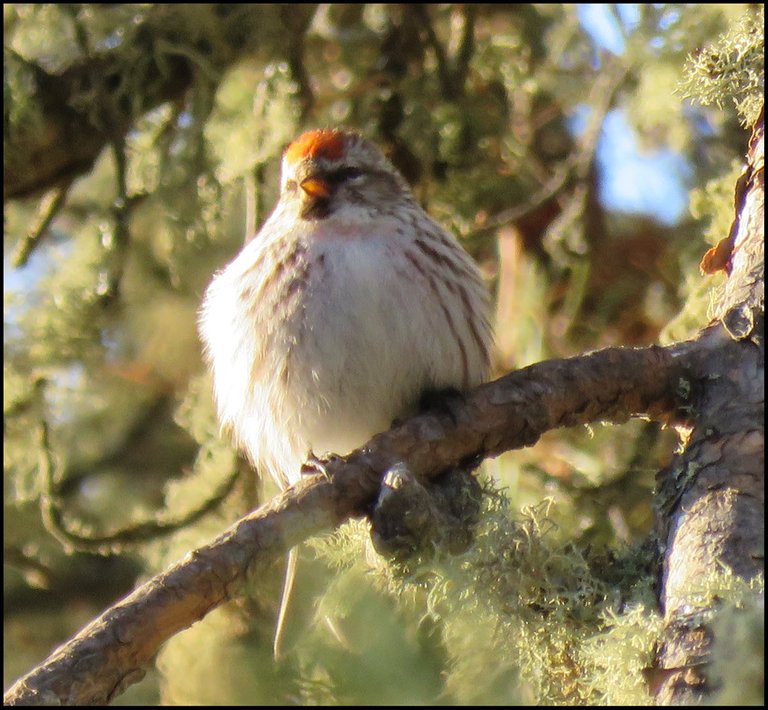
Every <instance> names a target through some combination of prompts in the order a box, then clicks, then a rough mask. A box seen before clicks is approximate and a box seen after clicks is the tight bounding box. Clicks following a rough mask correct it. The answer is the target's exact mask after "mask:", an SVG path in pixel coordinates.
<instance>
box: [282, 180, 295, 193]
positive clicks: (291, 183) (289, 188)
mask: <svg viewBox="0 0 768 710" xmlns="http://www.w3.org/2000/svg"><path fill="white" fill-rule="evenodd" d="M297 187H298V186H297V185H296V181H295V180H288V181H287V182H286V183H285V191H286V192H296V188H297Z"/></svg>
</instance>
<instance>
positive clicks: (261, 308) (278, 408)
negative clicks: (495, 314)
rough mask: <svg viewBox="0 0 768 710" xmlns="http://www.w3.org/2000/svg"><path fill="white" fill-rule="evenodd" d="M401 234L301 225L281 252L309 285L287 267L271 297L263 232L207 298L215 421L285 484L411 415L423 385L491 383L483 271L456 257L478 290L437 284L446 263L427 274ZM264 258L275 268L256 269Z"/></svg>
mask: <svg viewBox="0 0 768 710" xmlns="http://www.w3.org/2000/svg"><path fill="white" fill-rule="evenodd" d="M398 226H401V223H395V222H393V221H392V220H391V219H389V218H387V219H381V220H378V221H373V222H371V221H370V219H369V222H368V225H367V231H365V232H361V231H360V229H359V227H358V226H357V225H350V224H349V222H345V223H344V224H334V219H333V217H331V218H329V219H327V220H323V221H321V222H319V223H314V224H313V223H307V224H305V225H303V230H299V231H297V232H296V233H295V234H294V235H292V243H293V244H294V247H293V248H291V249H289V248H286V249H285V250H284V254H287V255H288V256H285V257H284V258H289V257H290V259H292V261H291V262H290V263H291V267H292V269H293V273H294V275H295V274H296V273H298V274H299V275H300V276H301V278H295V279H294V281H290V280H287V279H288V277H287V276H286V275H285V274H286V273H288V272H286V271H285V270H284V269H283V271H279V278H280V279H283V281H281V282H279V283H278V284H277V286H275V283H271V286H274V287H275V288H272V290H270V288H268V287H265V279H267V278H269V274H272V278H273V279H274V273H275V271H274V269H272V268H271V267H270V263H271V262H270V260H269V258H267V256H265V255H268V254H270V253H273V252H275V248H274V242H273V240H270V239H269V238H268V236H267V238H266V239H263V240H262V235H259V236H258V237H257V238H256V240H254V241H252V242H251V243H249V244H248V245H247V246H246V247H245V248H244V249H243V251H242V252H241V253H240V255H239V256H238V257H237V258H236V259H235V260H234V261H233V262H232V263H231V264H230V265H229V266H228V267H227V268H226V269H224V271H222V272H221V273H219V274H218V275H217V276H216V278H215V279H214V281H213V282H212V284H211V286H210V287H209V289H208V291H207V293H206V296H205V301H204V305H203V309H202V312H201V320H200V331H201V334H202V337H203V340H204V341H205V344H206V352H207V356H208V359H209V361H210V363H211V366H212V371H213V378H214V388H215V394H216V401H217V405H218V409H219V415H220V418H221V420H222V423H223V424H224V425H229V426H231V427H232V429H233V431H234V433H235V437H236V439H237V441H238V443H240V445H242V446H243V447H244V448H245V449H246V450H247V451H248V453H249V455H250V457H251V459H252V460H253V461H254V463H255V464H256V465H257V466H265V467H266V468H267V469H268V470H269V472H270V473H271V474H272V475H273V477H274V478H275V480H276V481H277V482H278V483H279V484H280V485H285V484H286V483H290V482H293V481H294V480H296V479H297V478H298V476H299V468H300V465H301V463H302V461H303V460H304V459H305V457H306V455H307V453H309V451H310V450H311V451H313V452H314V453H316V454H318V455H319V454H323V453H327V452H334V453H338V454H344V453H347V452H348V451H350V450H351V449H353V448H355V447H357V446H360V445H361V444H363V443H365V441H366V440H367V439H368V438H370V437H371V436H372V435H373V434H375V433H377V432H379V431H382V430H384V429H386V428H388V427H389V426H390V424H391V423H392V420H393V419H395V418H396V417H400V416H404V415H407V414H409V413H410V412H412V411H413V408H414V406H415V404H416V403H417V401H418V398H419V396H420V394H421V392H422V391H423V390H424V389H426V388H430V387H447V386H454V387H459V388H464V387H467V386H470V385H474V384H477V383H478V382H480V381H481V380H482V379H483V378H484V376H485V371H486V366H487V359H486V358H487V346H488V339H489V334H488V332H487V325H486V315H487V314H486V312H485V309H486V308H487V298H486V296H485V292H484V290H483V289H482V285H481V284H480V291H478V288H477V284H479V283H480V282H479V276H477V274H476V268H475V267H474V264H472V263H471V261H470V260H469V257H467V256H466V255H465V254H464V253H463V252H460V261H461V266H462V267H463V268H467V269H470V270H471V271H472V273H473V274H474V275H475V277H476V279H477V282H476V283H470V284H461V279H459V284H460V285H458V286H457V285H455V284H453V283H452V282H451V279H445V278H441V275H442V276H443V277H444V276H445V274H446V269H445V265H443V267H442V268H441V267H440V264H439V263H434V264H433V265H432V266H427V265H428V264H429V263H430V262H429V258H428V254H426V253H425V252H424V251H421V250H420V249H419V248H418V247H417V246H415V245H414V244H413V243H412V240H409V239H408V238H407V236H405V235H404V234H403V233H402V230H400V233H398ZM440 248H445V245H443V246H440V245H439V244H438V246H435V245H434V244H432V246H430V247H429V250H437V252H438V253H439V249H440ZM270 250H272V252H270ZM297 254H299V256H296V255H297ZM433 256H434V255H433ZM273 257H274V259H276V260H277V261H279V250H278V252H275V253H274V254H273ZM452 257H456V254H455V253H453V252H452ZM260 259H261V260H262V262H263V263H262V265H263V266H267V267H270V268H262V269H254V268H253V265H254V264H255V263H257V262H258V261H259V260H260ZM438 261H439V259H438ZM449 275H450V273H449ZM454 280H455V279H454ZM244 294H250V297H251V299H253V298H257V299H258V301H257V302H253V301H252V300H251V301H249V300H248V298H245V297H244ZM473 319H475V320H477V321H478V322H480V323H481V325H480V326H478V325H477V324H475V325H474V326H473V325H472V323H470V321H471V320H473Z"/></svg>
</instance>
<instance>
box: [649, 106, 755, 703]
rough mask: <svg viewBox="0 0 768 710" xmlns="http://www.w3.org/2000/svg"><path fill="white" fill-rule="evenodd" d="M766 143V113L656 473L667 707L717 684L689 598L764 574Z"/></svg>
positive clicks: (703, 629) (661, 692)
mask: <svg viewBox="0 0 768 710" xmlns="http://www.w3.org/2000/svg"><path fill="white" fill-rule="evenodd" d="M764 142H765V140H764V119H763V116H762V114H761V116H760V118H759V120H758V122H757V124H756V125H755V127H754V130H753V133H752V138H751V140H750V144H749V152H748V155H747V168H746V171H745V173H744V175H743V176H742V178H741V179H740V180H739V181H738V184H737V187H736V199H735V208H736V215H735V218H734V224H733V228H732V229H731V234H730V235H729V237H728V239H727V242H726V243H725V252H726V257H727V258H726V259H725V260H724V263H723V266H724V268H725V269H726V270H727V271H728V274H729V276H728V281H727V285H726V288H725V289H724V293H723V298H722V301H721V302H720V303H719V304H718V308H717V318H716V320H715V321H714V323H713V324H711V325H710V327H708V328H707V329H705V330H704V331H703V332H702V333H701V334H700V337H699V338H698V345H697V346H696V348H695V353H696V354H695V357H692V358H691V359H690V360H689V365H690V369H689V371H688V376H689V377H690V380H689V383H690V387H691V402H690V406H691V408H692V409H691V420H692V429H691V430H690V433H689V435H688V438H687V442H686V445H685V448H684V450H683V451H682V452H681V453H680V454H679V455H677V456H676V457H675V458H674V460H673V461H672V463H671V465H670V466H669V467H668V468H666V469H665V470H664V471H662V472H661V473H660V474H659V477H658V480H659V493H658V497H657V501H656V502H657V505H658V513H659V515H658V519H657V530H658V534H659V541H660V545H661V553H662V555H663V558H664V564H663V576H662V586H661V594H660V603H661V607H662V609H663V611H664V618H665V624H666V633H665V641H664V645H663V647H662V649H661V652H660V654H659V659H658V660H659V666H660V668H661V669H662V671H663V673H662V677H663V678H664V680H663V682H662V683H660V685H659V687H658V689H657V692H656V701H657V703H659V704H664V705H666V704H678V703H690V702H699V701H701V699H702V697H704V696H706V695H707V694H708V693H710V692H711V691H712V690H713V685H712V683H711V682H710V681H709V680H708V678H707V673H706V670H707V662H708V661H709V658H710V651H711V647H712V642H713V637H712V633H711V630H710V629H709V628H708V627H707V624H706V623H705V622H704V621H703V619H704V618H705V617H703V616H702V613H701V612H702V610H701V609H700V608H696V606H695V605H692V604H690V595H691V593H692V590H695V589H696V588H697V587H698V586H700V585H699V584H698V582H700V580H702V579H706V578H707V577H708V576H711V575H712V573H713V572H714V571H717V570H718V569H721V568H723V567H724V568H727V569H730V570H731V571H732V572H733V573H734V574H735V575H738V576H740V577H742V578H744V579H751V578H753V577H755V576H756V575H758V574H761V573H763V572H764V564H765V563H764V559H765V552H764V529H765V517H764V495H765V493H764V492H765V487H764V473H763V470H764V458H765V445H764V426H763V416H764V400H765V394H764V332H763V331H764V309H765V306H764V284H765V280H764V278H765V277H764V243H763V239H764V226H763V219H764V211H765V210H764V202H765V188H764V177H763V175H764V173H763V156H764ZM724 241H725V240H724Z"/></svg>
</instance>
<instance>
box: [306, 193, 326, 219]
mask: <svg viewBox="0 0 768 710" xmlns="http://www.w3.org/2000/svg"><path fill="white" fill-rule="evenodd" d="M329 214H331V201H330V199H328V198H327V197H315V198H313V199H310V200H307V201H306V202H305V203H304V204H303V205H302V207H301V211H300V212H299V216H300V217H301V218H302V219H325V218H326V217H327V216H328V215H329Z"/></svg>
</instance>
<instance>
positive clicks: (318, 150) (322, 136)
mask: <svg viewBox="0 0 768 710" xmlns="http://www.w3.org/2000/svg"><path fill="white" fill-rule="evenodd" d="M343 154H344V133H343V132H342V131H339V130H338V129H335V128H321V129H318V130H314V131H307V132H306V133H303V134H302V135H300V136H299V137H298V138H297V139H296V140H295V141H293V143H291V144H290V145H289V146H288V149H287V150H286V151H285V159H286V160H287V161H288V162H289V163H298V162H299V161H302V160H306V159H307V158H326V159H327V160H338V159H339V158H340V157H341V156H342V155H343Z"/></svg>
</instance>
